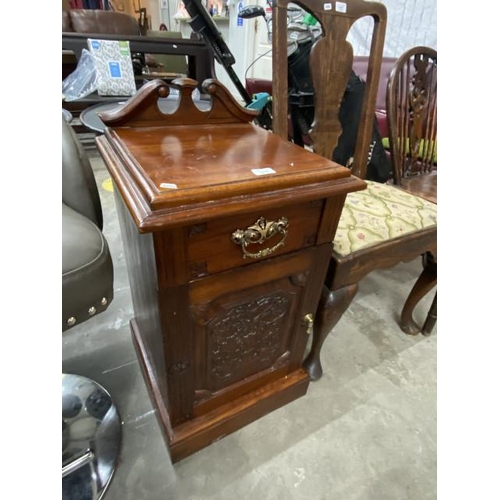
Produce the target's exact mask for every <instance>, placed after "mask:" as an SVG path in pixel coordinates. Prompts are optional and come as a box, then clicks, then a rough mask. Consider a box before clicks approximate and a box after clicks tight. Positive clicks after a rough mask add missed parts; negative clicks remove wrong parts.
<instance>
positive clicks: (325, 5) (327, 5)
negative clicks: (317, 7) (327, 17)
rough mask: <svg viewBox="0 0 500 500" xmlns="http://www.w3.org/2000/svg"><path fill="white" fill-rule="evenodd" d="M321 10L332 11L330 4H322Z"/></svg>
mask: <svg viewBox="0 0 500 500" xmlns="http://www.w3.org/2000/svg"><path fill="white" fill-rule="evenodd" d="M323 9H325V10H332V4H331V3H324V4H323Z"/></svg>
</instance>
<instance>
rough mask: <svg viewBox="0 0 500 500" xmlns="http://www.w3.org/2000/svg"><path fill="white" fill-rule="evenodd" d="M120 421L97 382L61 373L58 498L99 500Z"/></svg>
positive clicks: (118, 440) (115, 452)
mask: <svg viewBox="0 0 500 500" xmlns="http://www.w3.org/2000/svg"><path fill="white" fill-rule="evenodd" d="M120 448H121V420H120V415H119V414H118V411H117V409H116V406H115V405H114V404H113V401H112V399H111V396H110V395H109V393H108V392H107V391H106V389H104V388H103V387H102V386H101V385H99V384H98V383H97V382H94V381H93V380H91V379H89V378H86V377H82V376H80V375H70V374H63V376H62V498H63V500H99V499H101V498H102V496H103V495H104V493H105V491H106V489H107V487H108V485H109V483H110V481H111V478H112V476H113V473H114V471H115V469H116V465H117V461H118V455H119V452H120Z"/></svg>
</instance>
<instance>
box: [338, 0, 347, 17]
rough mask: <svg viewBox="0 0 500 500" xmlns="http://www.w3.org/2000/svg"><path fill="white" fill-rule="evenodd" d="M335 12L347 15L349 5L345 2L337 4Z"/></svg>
mask: <svg viewBox="0 0 500 500" xmlns="http://www.w3.org/2000/svg"><path fill="white" fill-rule="evenodd" d="M335 11H336V12H342V13H343V14H345V13H346V12H347V4H346V3H344V2H335Z"/></svg>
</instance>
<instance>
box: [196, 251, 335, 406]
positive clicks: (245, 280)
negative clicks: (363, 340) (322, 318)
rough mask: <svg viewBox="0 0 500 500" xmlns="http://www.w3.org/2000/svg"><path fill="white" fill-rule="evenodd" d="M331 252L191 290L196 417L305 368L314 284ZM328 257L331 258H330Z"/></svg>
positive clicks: (229, 275)
mask: <svg viewBox="0 0 500 500" xmlns="http://www.w3.org/2000/svg"><path fill="white" fill-rule="evenodd" d="M321 253H322V254H324V255H325V256H327V252H325V251H323V252H321V251H318V248H312V249H308V250H302V251H299V252H295V253H292V254H289V255H286V256H281V257H276V258H275V259H271V260H267V261H265V262H260V263H255V264H253V265H250V266H245V267H244V268H239V269H235V270H232V271H228V272H223V273H219V274H217V275H214V276H210V277H208V278H204V279H201V280H198V281H195V282H192V283H191V284H190V285H189V292H188V293H189V302H190V316H191V318H192V325H193V338H194V351H195V352H194V358H195V359H194V367H195V373H194V406H195V408H194V412H193V414H194V415H200V414H203V413H205V412H206V411H209V410H211V409H213V408H214V407H216V406H219V405H221V404H224V403H226V402H229V401H231V400H232V399H234V398H235V397H238V396H239V395H242V394H244V393H246V392H249V391H251V390H255V389H258V388H259V387H260V386H263V385H265V384H267V383H268V382H270V381H273V380H276V379H278V378H280V377H283V376H285V375H286V374H288V373H291V372H292V371H294V370H297V369H299V368H300V365H301V362H302V359H303V356H304V351H305V348H306V345H307V337H308V335H307V330H308V328H307V326H308V325H307V322H306V321H305V320H304V318H305V316H306V314H308V313H312V312H314V310H315V304H316V300H317V297H318V295H319V290H318V288H320V287H318V283H320V284H321V281H319V280H315V279H314V277H315V275H316V273H317V272H319V268H321V267H323V271H324V267H325V264H326V262H327V259H324V258H321V256H320V254H321ZM328 255H329V252H328Z"/></svg>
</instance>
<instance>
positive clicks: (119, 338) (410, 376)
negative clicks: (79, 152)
mask: <svg viewBox="0 0 500 500" xmlns="http://www.w3.org/2000/svg"><path fill="white" fill-rule="evenodd" d="M89 153H90V155H91V161H92V164H93V167H94V171H95V174H96V178H97V181H98V185H99V188H100V193H101V200H102V204H103V212H104V221H105V222H104V224H105V229H104V233H105V235H106V237H107V239H108V242H109V245H110V249H111V253H112V256H113V259H114V266H115V298H114V300H113V302H112V303H111V305H110V306H109V308H108V310H107V311H106V312H104V313H102V314H100V315H98V316H96V317H95V318H93V319H91V320H89V321H87V322H86V323H83V324H82V325H79V326H77V327H75V328H74V329H72V330H70V331H68V332H66V333H65V334H64V335H63V340H62V344H63V347H62V358H63V360H64V361H63V372H66V373H76V374H81V375H85V376H87V377H89V378H92V379H94V380H96V381H97V382H99V383H100V384H102V385H103V386H104V387H105V388H106V389H107V390H108V391H109V392H110V393H111V395H112V397H113V398H114V400H115V403H116V405H117V406H118V410H119V412H120V415H121V419H122V421H123V428H122V431H123V442H122V450H121V455H120V459H119V464H118V467H117V470H116V473H115V476H114V478H113V480H112V482H111V484H110V486H109V489H108V491H107V492H106V495H105V497H104V498H105V500H129V499H130V500H132V499H133V500H139V499H140V500H160V499H161V500H164V499H168V500H201V499H203V500H209V499H210V500H212V499H213V500H234V499H238V500H254V499H259V500H292V499H293V500H302V499H304V500H334V499H335V500H337V499H338V500H406V499H408V500H410V499H411V500H427V499H435V498H436V497H437V485H436V483H437V477H436V475H437V471H436V469H437V456H436V395H437V390H436V376H437V375H436V374H437V370H436V349H437V328H435V329H434V331H433V333H432V335H431V336H430V337H428V338H425V337H422V336H418V337H409V336H406V335H405V334H403V333H402V332H401V331H400V330H399V328H398V326H397V323H396V321H397V317H398V313H399V311H400V309H401V307H402V304H403V302H404V299H405V298H406V296H407V294H408V292H409V290H410V288H411V286H412V284H413V282H414V280H415V279H416V276H417V274H418V272H419V271H420V268H421V266H420V261H419V260H416V261H414V262H411V263H409V264H400V265H399V266H397V267H395V268H393V269H389V270H385V271H383V272H375V273H372V274H371V275H369V276H368V277H366V278H365V279H364V280H363V281H362V282H361V283H360V289H359V292H358V295H357V296H356V298H355V299H354V301H353V303H352V304H351V307H350V308H349V310H348V311H347V312H346V313H345V314H344V316H343V317H342V319H341V320H340V322H339V323H338V325H337V327H336V328H335V333H333V334H332V335H330V336H329V337H328V338H327V340H326V342H325V344H324V348H323V353H322V363H323V367H324V370H325V374H324V376H323V378H322V379H321V380H319V381H317V382H315V383H311V384H310V386H309V390H308V393H307V394H306V395H305V396H304V397H302V398H300V399H298V400H296V401H294V402H292V403H290V404H288V405H287V406H285V407H283V408H280V409H278V410H276V411H274V412H273V413H271V414H269V415H267V416H265V417H263V418H261V419H260V420H258V421H256V422H254V423H252V424H250V425H248V426H246V427H245V428H243V429H240V430H239V431H237V432H236V433H234V434H232V435H229V436H226V437H225V438H223V439H221V440H220V441H218V442H216V443H214V444H212V445H211V446H209V447H208V448H205V449H203V450H201V451H199V452H197V453H196V454H194V455H192V456H190V457H188V458H186V459H184V460H182V461H181V462H179V463H177V464H175V465H172V463H171V461H170V458H169V454H168V450H167V447H166V445H165V443H164V441H163V437H162V434H161V432H160V428H159V426H158V423H157V421H156V416H155V410H154V409H153V407H152V404H151V402H150V400H149V397H148V393H147V390H146V386H145V384H144V381H143V378H142V375H141V372H140V369H139V364H138V361H137V357H136V354H135V351H134V348H133V345H132V341H131V336H130V330H129V320H130V319H131V318H132V316H133V310H132V301H131V297H130V289H129V283H128V277H127V271H126V263H125V260H124V254H123V248H122V241H121V237H120V228H119V225H118V220H117V218H116V212H115V206H114V198H113V193H112V192H110V191H108V190H106V189H104V188H103V182H104V181H105V180H106V179H108V178H109V175H108V173H107V171H106V169H105V167H104V164H103V162H102V160H101V159H100V157H99V155H98V153H97V152H96V151H95V150H92V149H91V150H89ZM432 296H433V293H431V294H429V296H428V297H426V298H425V299H424V300H423V301H422V303H421V304H420V305H419V307H418V309H417V311H416V319H417V320H419V321H422V320H423V318H424V316H425V313H426V311H427V309H428V307H429V305H430V302H431V300H432Z"/></svg>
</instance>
